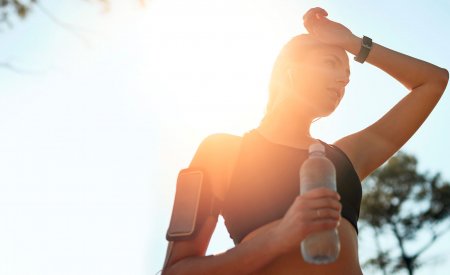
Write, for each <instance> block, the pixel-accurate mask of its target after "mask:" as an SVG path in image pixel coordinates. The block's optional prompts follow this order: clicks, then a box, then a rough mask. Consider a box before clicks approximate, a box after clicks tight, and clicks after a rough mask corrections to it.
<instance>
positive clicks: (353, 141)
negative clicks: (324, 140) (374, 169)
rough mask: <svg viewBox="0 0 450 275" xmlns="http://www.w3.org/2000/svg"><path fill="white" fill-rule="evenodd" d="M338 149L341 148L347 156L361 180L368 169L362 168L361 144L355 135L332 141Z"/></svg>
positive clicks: (362, 153)
mask: <svg viewBox="0 0 450 275" xmlns="http://www.w3.org/2000/svg"><path fill="white" fill-rule="evenodd" d="M334 145H336V146H337V147H338V148H339V149H341V150H342V151H343V152H344V153H345V154H346V155H347V157H348V158H349V160H350V162H351V163H352V165H353V167H354V168H355V171H356V173H357V174H358V177H359V179H360V180H361V181H362V180H363V179H364V178H365V177H366V176H367V175H368V171H365V170H364V163H363V162H364V158H365V157H364V151H363V150H361V148H362V147H363V144H362V142H361V140H360V138H358V136H357V135H355V134H353V135H349V136H346V137H344V138H342V139H340V140H338V141H336V142H334Z"/></svg>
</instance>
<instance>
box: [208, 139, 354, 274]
mask: <svg viewBox="0 0 450 275" xmlns="http://www.w3.org/2000/svg"><path fill="white" fill-rule="evenodd" d="M241 142H242V137H239V136H233V138H232V139H230V140H229V144H227V145H226V147H227V148H229V150H228V152H229V154H228V156H227V159H226V162H227V165H225V166H226V167H227V169H226V171H225V173H223V174H222V175H221V176H222V177H225V179H223V181H222V182H224V183H226V185H227V186H225V187H223V186H222V187H221V188H215V190H217V191H216V192H220V194H217V193H216V195H217V196H218V197H219V198H225V197H226V192H227V190H228V189H229V186H230V184H231V178H232V174H233V168H234V167H235V164H236V162H237V160H238V156H239V147H240V145H241ZM219 190H220V191H219ZM279 221H280V220H275V221H272V222H270V223H267V224H265V225H263V226H260V227H258V228H256V229H254V230H253V231H251V232H250V233H249V234H247V235H246V236H245V237H244V238H243V239H242V241H241V242H246V241H248V240H250V239H252V238H253V237H255V236H257V235H258V234H261V233H263V232H265V231H267V230H269V229H270V228H272V227H275V226H277V224H278V223H279ZM338 232H339V238H340V243H341V252H340V254H339V258H338V259H337V261H336V262H334V263H332V264H328V265H312V264H308V263H306V262H304V261H303V259H302V257H301V253H300V246H299V248H298V249H294V250H293V251H291V252H289V253H286V254H283V255H280V256H279V257H278V258H276V259H275V260H274V261H272V262H271V263H270V264H269V265H267V266H266V267H265V268H264V269H263V270H260V271H259V272H257V273H255V274H310V275H314V274H320V275H327V274H334V275H336V274H346V275H359V274H362V271H361V267H360V265H359V260H358V236H357V232H356V230H355V228H354V227H353V225H352V224H351V223H350V222H349V221H347V220H346V219H344V218H343V219H341V223H340V225H339V227H338Z"/></svg>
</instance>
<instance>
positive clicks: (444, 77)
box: [436, 68, 448, 93]
mask: <svg viewBox="0 0 450 275" xmlns="http://www.w3.org/2000/svg"><path fill="white" fill-rule="evenodd" d="M436 83H437V85H438V86H439V88H440V90H441V92H442V93H444V91H445V88H446V87H447V83H448V71H447V69H444V68H439V75H438V76H437V78H436Z"/></svg>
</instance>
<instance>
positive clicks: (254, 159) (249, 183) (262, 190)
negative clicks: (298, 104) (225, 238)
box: [222, 130, 362, 244]
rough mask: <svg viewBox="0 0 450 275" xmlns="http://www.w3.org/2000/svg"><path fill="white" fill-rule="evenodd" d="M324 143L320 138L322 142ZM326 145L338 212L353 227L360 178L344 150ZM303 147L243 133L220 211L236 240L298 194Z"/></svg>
mask: <svg viewBox="0 0 450 275" xmlns="http://www.w3.org/2000/svg"><path fill="white" fill-rule="evenodd" d="M322 143H323V142H322ZM323 144H324V145H325V154H326V156H327V157H328V158H329V159H330V160H331V161H332V162H333V164H334V166H335V167H336V180H337V192H338V193H339V194H340V196H341V204H342V212H341V215H342V217H344V218H345V219H347V220H348V221H349V222H350V223H351V224H352V225H353V226H354V227H355V229H356V231H357V232H358V227H357V221H358V218H359V208H360V204H361V196H362V188H361V181H360V180H359V178H358V175H357V174H356V171H355V169H354V168H353V165H352V163H351V162H350V160H349V159H348V157H347V156H346V155H345V153H344V152H343V151H342V150H340V149H339V148H338V147H336V146H334V145H328V144H326V143H323ZM307 158H308V150H304V149H298V148H294V147H290V146H286V145H281V144H276V143H272V142H270V141H268V140H267V139H265V138H264V137H263V136H262V135H260V134H259V133H258V132H257V131H256V130H251V131H250V132H247V133H246V134H245V135H244V137H243V138H242V144H241V150H240V153H239V157H238V159H237V163H236V166H235V167H234V171H233V174H232V177H231V184H230V187H229V190H228V193H227V196H226V198H225V201H224V204H223V208H222V215H223V217H224V219H225V226H226V227H227V229H228V232H229V233H230V237H231V238H232V239H233V241H234V243H235V244H238V243H240V242H241V240H242V239H243V238H244V237H245V236H246V235H247V234H248V233H250V232H251V231H253V230H255V229H257V228H259V227H261V226H263V225H265V224H267V223H270V222H272V221H275V220H278V219H281V218H282V217H283V216H284V214H285V213H286V211H287V210H288V209H289V207H290V206H291V205H292V203H293V202H294V199H295V198H296V197H297V196H298V195H299V194H300V176H299V171H300V167H301V165H302V163H303V161H305V160H306V159H307Z"/></svg>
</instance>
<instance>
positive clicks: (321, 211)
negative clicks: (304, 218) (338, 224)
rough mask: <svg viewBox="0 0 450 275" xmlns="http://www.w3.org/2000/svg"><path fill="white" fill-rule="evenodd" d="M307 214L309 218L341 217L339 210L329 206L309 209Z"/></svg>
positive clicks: (337, 218)
mask: <svg viewBox="0 0 450 275" xmlns="http://www.w3.org/2000/svg"><path fill="white" fill-rule="evenodd" d="M309 215H311V220H322V219H325V220H327V219H331V220H339V219H340V218H341V213H340V212H339V211H336V210H334V209H330V208H318V209H315V210H310V211H308V216H309Z"/></svg>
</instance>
